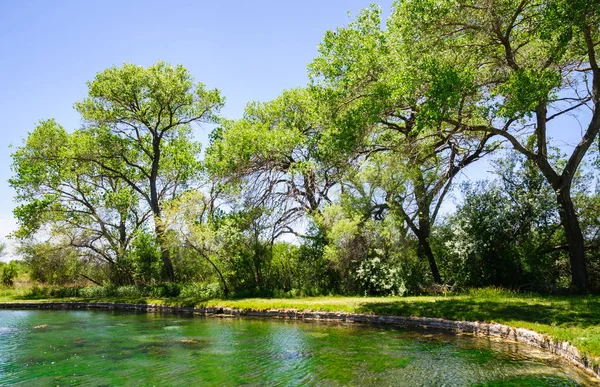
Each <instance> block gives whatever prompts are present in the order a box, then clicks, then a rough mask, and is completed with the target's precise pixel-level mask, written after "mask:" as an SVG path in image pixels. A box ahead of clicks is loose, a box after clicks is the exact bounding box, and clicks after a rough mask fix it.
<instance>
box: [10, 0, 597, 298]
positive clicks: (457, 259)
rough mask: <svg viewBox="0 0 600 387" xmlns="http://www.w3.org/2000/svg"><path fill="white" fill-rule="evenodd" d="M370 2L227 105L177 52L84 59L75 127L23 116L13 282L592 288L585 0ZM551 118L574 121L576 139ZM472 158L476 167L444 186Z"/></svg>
mask: <svg viewBox="0 0 600 387" xmlns="http://www.w3.org/2000/svg"><path fill="white" fill-rule="evenodd" d="M381 14H382V12H381V10H380V9H379V8H378V7H376V6H371V7H370V8H368V9H365V10H363V11H362V12H361V13H360V14H359V15H358V16H357V17H356V18H355V20H353V21H352V22H351V23H349V24H348V25H347V26H344V27H341V28H338V29H336V30H333V31H328V32H327V33H326V34H325V37H324V39H323V42H322V43H321V44H320V46H319V56H318V57H317V58H315V60H314V61H313V62H312V63H311V64H310V65H309V74H310V77H311V79H310V83H309V85H307V86H306V87H304V88H297V89H292V90H286V91H284V92H282V94H281V95H280V96H279V97H277V98H276V99H274V100H273V101H268V102H252V103H249V104H248V106H247V108H246V110H245V112H244V115H243V116H242V118H240V119H238V120H228V119H226V118H224V117H221V116H219V112H220V109H221V107H222V106H223V104H224V98H223V97H222V96H221V94H220V92H219V91H218V90H217V89H213V90H209V89H207V88H206V87H205V86H204V85H203V84H201V83H195V82H194V80H193V78H192V76H191V75H190V74H189V73H188V71H187V70H186V69H185V68H183V67H182V66H180V65H178V66H172V65H169V64H166V63H163V62H158V63H156V64H154V65H152V66H149V67H147V68H144V67H141V66H136V65H132V64H125V65H123V66H121V67H111V68H109V69H106V70H104V71H103V72H100V73H99V74H97V75H96V77H95V78H94V80H93V81H91V82H90V83H89V84H88V88H89V92H88V96H87V97H86V98H84V99H83V100H82V101H81V102H78V103H76V104H75V107H76V109H77V111H78V112H79V113H80V114H81V117H82V120H83V122H84V125H83V127H82V128H79V129H75V130H72V131H69V130H66V129H64V128H63V127H62V126H60V124H59V123H57V122H56V121H55V120H52V119H49V120H43V121H40V123H39V124H38V125H37V126H36V127H35V128H34V130H33V131H32V132H31V133H30V134H29V136H28V138H27V139H26V140H25V141H24V143H23V144H22V145H21V146H20V147H18V148H17V149H16V150H15V151H14V153H13V172H14V176H13V178H12V179H11V180H10V183H11V185H12V186H13V187H14V189H15V190H16V192H17V197H16V200H17V202H18V203H19V205H18V207H17V208H16V210H15V216H16V218H17V220H18V223H19V229H18V231H17V232H15V234H14V238H16V239H18V240H19V242H20V245H21V247H20V253H21V255H22V257H23V259H24V262H26V264H27V266H28V268H29V273H30V278H31V279H32V280H35V281H39V282H41V283H48V284H53V285H64V284H74V283H80V284H81V283H90V282H92V283H94V284H96V285H103V286H105V287H106V289H137V290H136V291H134V293H135V292H137V293H136V294H145V293H144V292H146V293H148V292H150V293H151V292H152V291H151V290H149V289H167V290H164V292H166V293H169V294H171V293H173V294H174V293H177V295H179V294H180V293H181V292H184V293H185V294H187V295H191V294H192V293H196V294H197V295H203V296H206V297H216V296H224V297H232V296H247V295H282V296H286V295H288V296H294V295H300V294H306V295H317V294H360V295H363V294H373V295H403V294H407V293H412V294H414V293H423V292H438V291H445V290H446V289H449V288H466V287H482V286H489V285H495V286H503V287H509V288H514V289H520V290H523V289H528V290H542V291H556V290H561V289H572V290H576V291H580V292H585V291H590V290H593V289H598V288H599V287H600V252H599V250H598V247H599V246H600V194H599V192H600V191H599V188H600V186H598V183H599V182H598V180H597V177H596V175H597V171H598V166H599V162H598V157H599V154H598V147H597V144H596V143H595V142H594V141H595V140H596V139H597V137H598V132H599V131H600V69H599V67H598V63H597V54H596V51H597V49H598V45H599V44H600V33H599V32H598V31H599V27H600V5H599V3H597V2H587V1H563V0H543V1H536V2H534V1H530V0H522V1H520V2H514V1H509V0H494V1H486V2H471V1H465V0H459V1H451V0H440V1H421V0H398V1H397V2H396V3H395V4H394V6H393V9H392V12H391V15H390V16H389V18H388V19H387V20H386V21H384V20H382V18H381ZM569 115H576V117H577V119H578V122H577V120H574V119H571V121H569V119H566V118H565V117H567V116H569ZM573 121H574V122H573ZM199 123H210V124H216V128H215V129H214V130H213V132H212V134H211V136H210V143H209V144H207V145H208V146H207V148H206V150H205V152H204V154H201V152H200V144H199V143H197V142H196V141H195V140H194V139H193V137H192V125H194V124H199ZM555 123H557V126H556V127H560V128H561V129H562V130H565V131H569V132H572V133H571V134H570V136H571V137H572V136H578V135H579V132H580V126H579V125H580V124H581V125H582V126H583V129H581V131H582V133H583V135H582V136H580V137H578V138H577V140H576V141H578V143H577V145H576V146H575V147H573V148H566V147H559V145H560V143H558V142H556V143H554V142H553V140H552V136H551V135H550V134H549V133H550V132H551V131H552V130H554V129H555V126H553V125H554V124H555ZM484 158H485V160H487V161H482V159H484ZM484 162H487V163H489V164H490V165H491V167H492V171H491V173H490V174H489V178H488V180H486V181H474V182H469V183H463V184H462V185H458V184H456V183H457V180H459V179H460V176H461V174H462V173H463V172H464V171H465V169H466V168H469V167H470V166H471V165H474V164H480V165H481V163H484ZM450 199H453V201H451V200H450ZM455 203H458V206H457V207H456V208H454V206H453V204H455ZM0 269H2V273H5V274H2V278H3V279H2V281H3V282H4V283H5V284H8V285H9V284H10V283H12V279H13V278H14V276H15V275H16V274H14V273H13V272H12V271H11V270H12V269H9V268H8V266H6V265H5V266H3V268H0ZM4 278H6V280H5V279H4ZM119 286H121V287H120V288H119ZM90 291H91V290H90ZM160 292H163V290H160ZM166 293H165V294H166ZM161 294H162V293H161Z"/></svg>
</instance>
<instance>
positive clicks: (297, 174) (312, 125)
mask: <svg viewBox="0 0 600 387" xmlns="http://www.w3.org/2000/svg"><path fill="white" fill-rule="evenodd" d="M321 128H322V122H321V116H320V114H319V111H318V108H317V105H316V102H315V100H314V98H313V97H312V96H311V94H310V93H309V91H308V90H306V89H293V90H287V91H285V92H283V93H282V94H281V95H280V96H279V97H278V98H276V99H275V100H273V101H270V102H266V103H257V102H255V103H251V104H249V105H248V106H247V108H246V110H245V113H244V116H243V118H242V119H240V120H237V121H232V122H228V123H226V124H225V125H224V126H223V127H221V128H219V129H218V130H217V131H215V132H214V133H213V143H212V144H211V146H210V148H209V149H208V151H207V165H208V168H209V170H210V172H211V173H212V174H213V175H215V176H220V177H221V178H222V179H224V180H226V181H227V184H229V185H230V186H237V187H238V191H237V192H238V193H240V194H241V195H242V201H243V205H244V206H245V207H257V208H263V209H265V211H266V212H267V213H269V214H268V215H269V218H270V220H269V222H270V223H271V224H272V228H273V229H272V230H271V232H270V237H269V238H270V239H271V240H272V241H274V240H275V239H277V238H278V237H279V236H281V235H282V234H284V233H295V234H297V232H296V231H295V230H294V229H293V227H292V226H293V225H294V223H295V222H297V221H298V220H299V219H301V218H302V217H303V216H305V215H311V214H315V213H317V212H318V211H320V209H321V208H322V206H323V205H324V204H325V203H326V202H328V201H330V198H329V195H330V191H331V189H332V188H333V187H334V186H335V184H336V183H337V179H336V176H337V168H335V167H333V166H326V165H324V164H322V163H321V160H320V157H321V153H320V152H321V150H320V148H319V141H320V134H321Z"/></svg>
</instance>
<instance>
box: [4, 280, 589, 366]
mask: <svg viewBox="0 0 600 387" xmlns="http://www.w3.org/2000/svg"><path fill="white" fill-rule="evenodd" d="M0 302H8V303H19V304H21V303H48V302H54V303H58V304H64V303H65V302H84V303H103V304H105V306H103V307H107V308H108V307H110V305H113V306H114V303H118V304H130V305H137V306H138V308H142V309H156V310H160V309H163V310H164V311H168V310H169V309H177V308H180V309H181V310H182V311H185V310H192V311H193V310H194V309H196V313H215V312H218V311H219V310H221V312H220V313H224V314H239V315H256V316H270V317H287V318H327V319H332V318H333V319H339V320H349V321H360V320H361V319H363V320H364V321H372V322H391V323H395V324H400V325H403V324H404V325H416V326H419V324H420V323H418V321H419V318H421V320H422V321H424V323H423V324H420V325H421V326H425V325H426V326H430V327H436V328H442V329H451V330H463V331H467V332H473V333H475V334H486V332H489V333H490V334H493V333H494V332H496V333H497V334H493V335H495V336H500V337H505V338H508V339H515V340H519V335H522V336H523V337H529V336H531V334H529V333H527V332H521V331H517V330H515V328H517V329H522V330H527V331H532V332H536V333H538V334H540V335H539V337H534V338H533V340H535V341H536V342H538V343H537V344H536V343H530V344H534V345H538V346H542V347H545V348H546V349H550V350H553V349H552V348H554V350H553V351H555V352H556V351H558V350H559V349H561V348H564V349H569V351H571V348H570V347H569V346H568V345H567V344H565V343H569V344H571V345H572V346H574V347H576V348H577V350H578V351H577V357H578V358H579V359H580V360H581V362H582V363H583V364H585V365H586V367H587V368H588V369H590V368H595V372H596V374H597V375H598V373H600V368H599V367H598V366H599V365H600V296H584V297H581V296H542V295H535V294H517V293H513V292H507V291H502V290H497V289H484V290H477V291H471V292H468V293H464V294H456V295H446V296H444V295H441V296H419V297H311V298H296V299H241V300H197V299H193V298H163V299H152V298H103V299H83V298H63V299H41V300H27V299H26V296H25V295H24V294H18V293H17V292H15V293H14V294H11V293H6V292H5V293H2V294H0ZM14 306H18V305H14ZM31 306H33V305H31ZM48 306H50V305H48ZM97 306H99V307H100V305H97ZM317 316H318V317H317ZM336 316H337V317H336ZM357 316H364V317H357ZM382 316H383V317H382ZM386 318H387V320H388V321H386ZM394 318H396V319H394ZM407 318H413V319H407ZM414 318H416V319H414ZM435 321H438V322H439V324H441V325H444V326H439V327H437V326H435V324H437V323H435ZM459 322H460V323H459ZM464 322H469V323H464ZM475 322H479V323H475ZM461 324H462V325H461ZM465 324H466V325H465ZM494 324H500V325H502V326H495V325H494ZM511 329H512V330H511ZM530 339H531V337H529V338H527V340H530ZM520 341H523V342H527V341H526V340H520ZM571 352H572V351H571ZM563 356H565V355H563ZM573 356H575V355H573ZM565 357H568V356H565Z"/></svg>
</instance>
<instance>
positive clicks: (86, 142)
mask: <svg viewBox="0 0 600 387" xmlns="http://www.w3.org/2000/svg"><path fill="white" fill-rule="evenodd" d="M98 146H99V144H98V143H97V142H95V141H94V139H93V138H92V137H90V136H89V135H87V133H84V132H81V131H75V132H73V133H71V134H69V133H67V131H66V130H65V129H64V128H63V127H61V126H60V125H59V124H58V123H57V122H56V121H54V120H45V121H41V122H40V123H39V124H38V125H37V126H36V128H35V129H34V130H33V131H32V132H31V133H30V134H29V136H28V137H27V139H26V140H25V141H24V144H23V145H22V146H21V147H19V148H17V149H16V150H15V152H14V153H13V154H12V158H13V165H12V168H13V171H14V173H15V175H14V176H13V177H12V178H11V179H10V184H11V186H12V187H13V188H14V189H15V190H16V192H17V196H16V200H17V202H18V203H19V205H18V206H17V207H16V209H15V210H14V213H15V217H16V218H17V221H18V223H19V229H18V230H17V231H16V232H15V236H17V237H18V238H19V239H21V240H29V239H30V238H32V237H34V236H36V235H39V234H42V236H44V237H48V238H50V239H54V240H55V242H56V243H59V244H62V245H66V246H70V247H72V248H76V249H78V250H79V251H80V252H82V254H83V255H86V256H92V257H94V258H95V259H96V260H100V261H101V262H103V263H105V264H108V265H109V266H110V272H108V273H107V276H108V277H109V278H111V280H113V281H114V282H115V283H127V282H128V281H129V280H130V278H127V277H128V274H127V272H126V270H124V262H123V260H124V258H125V255H126V253H127V251H128V249H129V246H130V244H131V242H132V240H133V238H134V237H135V234H136V232H137V231H138V230H140V229H142V228H143V227H144V225H145V223H146V220H147V219H148V217H149V215H150V212H149V211H148V210H147V209H145V208H143V207H141V206H140V205H139V201H140V197H139V194H138V193H137V192H135V191H133V190H132V189H131V188H130V187H129V186H128V185H127V184H126V183H125V181H124V180H122V179H120V178H118V177H110V176H105V175H103V174H102V171H101V170H100V169H99V168H98V167H97V166H96V165H94V164H91V163H81V162H80V158H81V155H82V154H86V152H88V150H89V149H91V148H96V147H98Z"/></svg>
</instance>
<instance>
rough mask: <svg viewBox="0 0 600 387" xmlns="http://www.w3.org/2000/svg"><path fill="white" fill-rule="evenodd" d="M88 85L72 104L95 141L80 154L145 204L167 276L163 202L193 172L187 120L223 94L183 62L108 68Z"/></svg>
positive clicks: (194, 155)
mask: <svg viewBox="0 0 600 387" xmlns="http://www.w3.org/2000/svg"><path fill="white" fill-rule="evenodd" d="M88 88H89V92H88V93H89V95H88V97H87V98H85V99H84V100H83V101H81V102H79V103H76V104H75V107H76V109H77V111H79V113H80V114H81V115H82V117H83V119H84V120H85V123H86V125H85V126H86V130H87V131H88V132H90V133H93V135H94V136H96V137H97V138H98V141H99V142H100V143H101V146H100V147H99V148H97V149H95V150H93V151H92V152H90V153H89V154H88V155H87V156H86V157H85V158H83V159H82V160H83V161H85V162H91V163H95V164H96V165H97V166H98V167H99V168H100V169H101V171H102V172H101V173H102V174H104V175H106V176H110V177H114V178H120V179H122V180H124V181H125V182H126V183H127V184H128V186H129V187H131V188H132V189H133V190H134V191H135V192H137V193H138V194H139V195H140V196H141V197H142V198H143V200H144V201H145V202H146V203H147V205H148V207H149V208H150V210H151V211H152V214H153V220H154V231H155V234H156V237H157V239H158V241H159V244H160V246H161V257H162V260H163V264H164V268H165V273H166V276H167V278H168V279H169V280H170V281H173V280H174V278H175V273H174V270H173V264H172V262H171V258H170V255H169V250H168V244H167V240H166V238H165V227H164V225H163V222H162V206H163V203H164V202H165V201H166V200H169V199H173V198H176V197H177V196H178V195H180V194H181V192H182V191H184V190H185V189H186V186H187V184H188V183H189V182H190V181H191V180H192V179H194V178H195V177H196V175H197V174H198V173H199V171H200V162H199V160H198V154H199V151H200V146H199V144H198V143H196V142H194V141H193V140H192V139H191V135H192V128H191V125H192V124H194V123H196V124H198V123H214V122H216V121H217V118H218V117H217V114H218V112H219V110H220V109H221V107H222V106H223V103H224V98H223V97H222V96H221V94H220V92H219V91H218V90H217V89H213V90H209V89H207V88H206V87H205V86H204V85H203V84H202V83H195V82H194V79H193V77H192V76H191V74H190V73H189V72H188V71H187V70H186V69H185V68H184V67H183V66H181V65H177V66H171V65H169V64H166V63H164V62H157V63H156V64H154V65H151V66H149V67H143V66H137V65H133V64H124V65H123V66H121V67H111V68H108V69H106V70H104V71H102V72H100V73H98V74H97V75H96V77H95V78H94V80H93V81H91V82H89V83H88Z"/></svg>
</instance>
